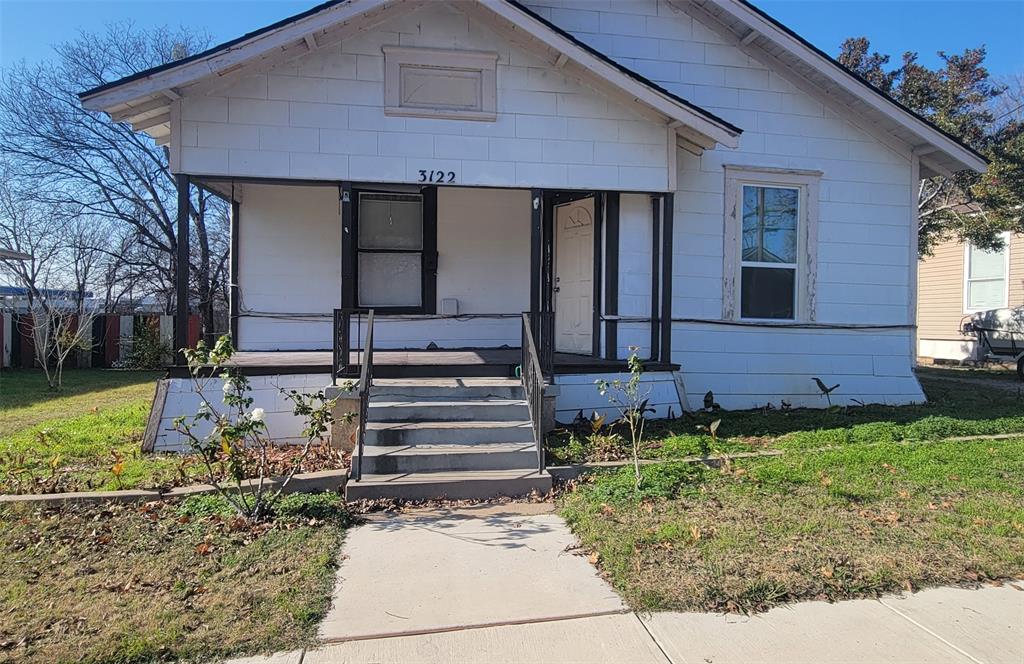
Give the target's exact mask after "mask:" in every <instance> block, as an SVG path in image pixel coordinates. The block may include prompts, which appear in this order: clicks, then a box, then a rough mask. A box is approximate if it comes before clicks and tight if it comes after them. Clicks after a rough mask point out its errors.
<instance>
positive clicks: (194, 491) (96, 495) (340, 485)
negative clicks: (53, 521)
mask: <svg viewBox="0 0 1024 664" xmlns="http://www.w3.org/2000/svg"><path fill="white" fill-rule="evenodd" d="M347 481H348V470H322V471H319V472H315V473H300V474H298V475H295V476H294V477H292V480H291V482H289V483H288V486H287V487H285V490H284V492H285V493H313V492H315V491H339V492H340V491H342V490H344V488H345V483H346V482H347ZM283 482H284V480H283V479H282V478H280V477H277V478H270V479H268V480H266V481H264V487H265V488H267V489H276V488H277V487H279V486H281V484H282V483H283ZM253 484H254V482H252V481H251V480H250V481H249V482H247V485H248V486H252V485H253ZM216 491H217V490H216V489H215V488H213V486H211V485H209V484H193V485H191V486H182V487H174V488H173V489H168V490H167V491H146V490H135V489H131V490H125V491H75V492H71V493H26V494H4V495H0V505H3V504H39V505H60V504H65V503H74V504H79V505H88V504H95V503H106V502H118V503H133V502H134V503H140V502H150V501H153V500H173V499H176V498H187V497H188V496H197V495H205V494H210V493H216Z"/></svg>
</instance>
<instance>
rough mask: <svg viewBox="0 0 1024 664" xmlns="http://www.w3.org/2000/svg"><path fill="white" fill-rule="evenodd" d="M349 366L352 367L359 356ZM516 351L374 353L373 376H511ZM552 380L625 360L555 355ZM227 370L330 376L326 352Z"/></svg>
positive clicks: (621, 367) (269, 358)
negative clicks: (555, 377)
mask: <svg viewBox="0 0 1024 664" xmlns="http://www.w3.org/2000/svg"><path fill="white" fill-rule="evenodd" d="M351 357H352V360H351V361H352V364H353V366H354V367H358V363H359V361H360V357H359V353H358V352H353V353H352V355H351ZM520 359H521V352H520V350H519V349H518V348H471V349H452V350H446V349H438V350H375V351H374V352H373V365H374V375H375V376H380V377H382V378H383V377H394V378H400V377H429V376H437V377H446V376H499V377H500V376H511V375H513V374H514V372H515V367H516V366H517V365H518V364H519V362H520ZM554 362H555V366H554V370H555V373H556V374H575V373H607V372H612V371H627V370H628V369H627V366H626V361H625V360H608V359H605V358H601V357H592V356H590V355H574V354H572V353H555V355H554ZM230 364H231V365H232V366H234V367H237V368H238V369H239V370H241V371H242V373H244V374H247V375H252V376H259V375H274V374H307V373H309V374H313V373H324V374H330V373H331V351H328V350H311V351H238V352H236V353H235V354H234V356H233V357H232V358H231V362H230ZM645 368H646V369H647V370H648V371H666V370H673V369H678V368H679V367H678V365H669V364H664V363H660V362H649V363H647V364H645ZM169 371H170V373H171V375H172V376H179V375H186V371H185V367H171V368H170V369H169Z"/></svg>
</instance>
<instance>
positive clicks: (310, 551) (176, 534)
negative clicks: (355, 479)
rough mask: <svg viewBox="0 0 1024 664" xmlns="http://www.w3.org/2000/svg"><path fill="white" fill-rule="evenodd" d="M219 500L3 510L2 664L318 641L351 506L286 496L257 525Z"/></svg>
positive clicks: (245, 650) (210, 655) (189, 655)
mask: <svg viewBox="0 0 1024 664" xmlns="http://www.w3.org/2000/svg"><path fill="white" fill-rule="evenodd" d="M194 502H196V503H203V504H204V505H205V507H200V508H197V507H196V506H195V505H194V504H193V503H194ZM216 502H217V501H216V500H215V499H214V500H211V499H210V498H206V497H204V498H200V499H194V500H192V501H187V502H186V503H184V504H178V505H175V504H166V503H155V504H151V505H144V506H137V505H132V506H129V505H106V506H94V507H81V506H79V507H74V506H66V507H62V508H59V509H42V510H33V509H29V508H25V507H21V508H14V507H5V508H0V530H2V532H3V533H4V534H3V535H2V536H0V567H2V568H3V569H4V574H2V575H0V660H4V661H7V658H12V659H13V660H15V661H19V662H38V663H40V664H42V663H47V664H50V663H54V664H56V663H63V662H87V663H91V662H96V663H98V662H117V663H133V662H150V661H176V660H182V659H183V660H189V661H210V660H211V659H214V658H220V657H227V656H231V655H238V654H254V653H259V652H270V651H274V650H286V649H292V648H299V647H303V646H306V645H309V644H311V643H313V642H314V641H315V638H316V629H317V624H318V623H319V621H320V620H321V619H322V617H323V616H324V614H325V613H326V611H327V609H328V607H329V601H330V592H331V588H332V587H333V583H334V570H335V568H336V565H337V560H338V557H337V552H338V548H339V546H340V543H341V540H342V537H343V535H344V531H345V528H346V526H347V525H348V522H349V520H348V516H347V514H346V512H345V510H344V506H343V504H342V502H341V499H340V498H339V497H338V496H336V495H332V494H320V495H310V496H289V497H287V498H286V499H285V500H283V501H282V503H280V504H279V509H278V514H277V517H276V518H275V520H274V521H273V522H271V523H270V524H260V525H258V526H257V527H248V526H246V525H245V524H244V523H241V524H240V523H238V522H236V521H235V520H234V519H231V518H229V517H226V516H224V514H225V512H224V509H223V505H220V506H218V505H216Z"/></svg>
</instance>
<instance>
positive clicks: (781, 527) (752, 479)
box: [561, 438, 1024, 611]
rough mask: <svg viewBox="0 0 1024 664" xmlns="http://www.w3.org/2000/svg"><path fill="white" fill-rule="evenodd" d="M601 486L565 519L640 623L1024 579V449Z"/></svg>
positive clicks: (873, 457)
mask: <svg viewBox="0 0 1024 664" xmlns="http://www.w3.org/2000/svg"><path fill="white" fill-rule="evenodd" d="M632 472H633V471H632V468H631V467H626V468H623V469H620V470H618V471H615V472H612V473H608V474H601V475H596V476H592V477H591V478H590V479H589V480H584V481H583V482H582V483H580V484H579V485H578V486H577V487H576V488H575V489H574V490H572V491H570V492H568V493H566V494H565V495H563V497H562V499H561V512H562V514H563V515H564V516H565V517H566V519H567V520H568V521H569V523H570V525H571V526H572V528H573V530H574V531H575V532H576V533H577V535H579V536H580V538H581V540H582V541H583V543H584V546H585V547H587V548H588V549H590V550H592V551H593V552H595V553H596V556H597V559H598V561H599V565H600V566H601V568H602V570H603V571H604V573H605V575H606V576H607V578H609V580H610V581H611V582H612V583H613V584H614V585H615V586H616V587H617V588H618V589H619V590H620V591H621V592H622V593H623V594H624V596H625V597H626V598H627V600H628V601H629V603H630V604H631V605H632V606H633V607H635V608H637V609H651V610H658V609H675V610H707V611H723V610H724V611H756V610H763V609H766V608H768V607H770V606H773V605H776V604H779V603H783V602H788V601H794V600H802V599H815V598H822V599H841V598H848V597H859V596H873V595H876V594H879V593H882V592H887V591H893V590H902V589H907V588H917V587H920V586H926V585H935V584H947V583H957V582H963V581H969V582H973V581H978V580H983V579H997V578H1005V577H1019V576H1021V575H1022V574H1024V479H1022V478H1024V438H1020V439H1012V440H999V441H991V440H981V441H944V442H911V443H896V442H877V441H872V442H871V443H870V444H863V443H856V442H854V443H849V444H846V445H845V446H843V447H838V448H835V449H831V450H825V451H806V450H790V451H788V452H787V453H786V454H784V455H783V456H781V457H774V458H761V459H749V460H742V461H734V462H733V463H732V464H730V465H729V466H727V467H726V468H725V469H723V470H721V471H719V470H714V469H710V468H706V467H702V466H694V465H690V464H683V463H680V462H675V463H673V462H667V463H663V464H656V465H651V466H646V467H644V468H643V478H644V479H643V482H642V484H641V490H640V491H639V492H637V491H636V490H635V488H634V485H633V476H632Z"/></svg>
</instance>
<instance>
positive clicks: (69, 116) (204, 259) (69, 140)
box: [0, 23, 227, 333]
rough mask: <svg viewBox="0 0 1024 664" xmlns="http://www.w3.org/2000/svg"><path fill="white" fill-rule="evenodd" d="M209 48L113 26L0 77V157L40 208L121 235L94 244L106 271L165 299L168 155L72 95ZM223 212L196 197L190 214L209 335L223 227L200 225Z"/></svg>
mask: <svg viewBox="0 0 1024 664" xmlns="http://www.w3.org/2000/svg"><path fill="white" fill-rule="evenodd" d="M208 42H209V38H208V37H207V36H206V35H203V34H197V33H195V32H190V31H186V30H184V29H180V30H177V31H171V30H168V29H166V28H158V29H154V30H140V29H137V28H136V27H135V26H134V25H133V24H131V23H120V24H114V25H111V26H108V28H107V30H106V32H104V33H102V34H91V33H85V32H83V33H81V34H80V35H79V36H78V38H77V39H75V40H72V41H69V42H66V43H63V44H60V45H59V46H57V47H56V49H55V51H56V58H55V60H54V61H52V62H46V63H42V64H39V65H35V66H32V65H27V64H25V63H20V64H16V65H14V66H13V67H11V68H9V69H8V70H7V71H6V72H4V73H3V75H2V77H0V155H2V156H4V157H6V158H7V159H8V161H9V162H10V163H11V164H12V165H13V166H14V167H16V168H17V170H18V172H19V173H21V174H22V175H25V176H29V177H31V178H33V180H34V181H35V182H37V183H40V185H41V186H40V187H39V190H40V194H39V195H40V197H41V198H45V199H46V200H47V202H49V203H51V204H58V205H67V204H73V205H75V206H78V207H80V208H81V210H82V213H83V215H85V216H88V217H89V218H91V219H96V220H99V221H109V222H110V223H111V224H113V225H114V226H115V227H117V228H119V229H121V232H120V233H118V235H117V236H118V237H119V238H120V239H121V240H122V242H120V243H117V244H114V245H110V244H109V243H106V242H104V243H102V244H101V245H97V246H95V247H94V248H97V249H98V250H100V251H101V252H105V253H107V254H108V256H109V257H110V259H112V260H113V263H111V264H109V265H112V266H116V267H117V269H123V268H127V271H128V272H130V273H131V274H132V275H133V276H134V277H135V279H136V281H137V282H138V283H140V284H141V282H142V281H143V280H148V281H149V286H150V287H151V289H152V292H154V293H157V294H160V293H166V294H167V296H168V297H170V294H171V293H172V292H173V288H172V284H173V277H174V272H175V263H174V261H175V255H176V250H177V249H176V248H177V237H176V229H175V222H176V219H175V200H176V189H175V186H176V185H175V180H174V177H173V175H172V174H171V173H170V171H169V169H168V160H167V152H166V150H165V149H164V148H162V147H160V146H157V145H156V143H155V142H154V141H153V140H152V139H150V138H149V137H147V136H145V135H141V134H137V133H136V132H134V131H133V130H132V128H131V127H130V126H129V125H127V124H124V123H117V122H112V121H111V120H110V119H109V118H108V117H106V116H105V115H102V114H100V113H95V112H91V111H87V110H85V109H83V108H82V107H81V105H80V104H79V102H78V98H77V93H79V92H81V91H83V90H86V89H89V88H91V87H94V86H96V85H100V84H103V83H107V82H109V81H112V80H116V79H118V78H120V77H122V76H126V75H130V74H134V73H137V72H139V71H141V70H143V69H147V68H149V67H152V66H155V65H160V64H165V63H167V62H171V61H173V60H175V59H178V58H181V57H184V56H186V55H188V54H189V53H194V52H196V51H198V50H201V49H202V48H204V47H205V46H206V45H207V43H208ZM223 207H224V204H223V202H220V201H213V200H208V195H207V194H202V193H200V194H198V195H194V196H193V205H192V206H191V210H190V212H191V215H190V217H191V222H192V223H191V232H192V235H193V237H194V238H195V239H196V242H195V243H194V245H195V246H196V251H195V252H194V254H193V256H192V257H191V266H192V268H193V270H192V273H193V278H192V280H191V284H192V287H193V288H192V291H193V297H194V298H195V300H196V301H197V302H198V303H199V304H200V308H201V310H202V312H203V325H204V328H206V330H207V332H208V333H212V332H213V310H214V306H213V297H215V296H216V295H217V294H218V293H219V292H220V289H218V288H217V287H216V283H215V282H214V280H215V279H216V278H217V275H218V274H219V271H220V269H221V267H220V266H221V265H222V263H223V262H224V260H225V259H224V252H226V248H227V242H226V240H221V239H220V238H219V235H220V234H222V233H224V232H225V230H226V229H225V228H223V227H222V225H221V224H219V223H218V224H212V225H211V224H208V222H207V220H208V219H209V218H210V217H211V215H210V214H209V211H210V210H211V209H217V208H223ZM124 240H130V243H128V244H127V245H126V244H125V243H124V242H123V241H124ZM185 306H187V305H185Z"/></svg>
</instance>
